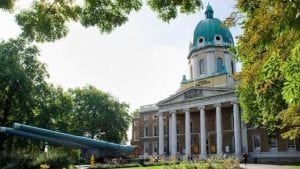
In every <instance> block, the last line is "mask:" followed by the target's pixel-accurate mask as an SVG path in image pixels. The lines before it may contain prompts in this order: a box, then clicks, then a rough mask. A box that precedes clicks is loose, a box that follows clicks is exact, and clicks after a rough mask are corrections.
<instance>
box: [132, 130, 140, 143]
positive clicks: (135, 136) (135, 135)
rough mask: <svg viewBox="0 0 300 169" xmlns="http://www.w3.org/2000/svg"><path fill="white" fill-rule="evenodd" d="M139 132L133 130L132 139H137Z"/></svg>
mask: <svg viewBox="0 0 300 169" xmlns="http://www.w3.org/2000/svg"><path fill="white" fill-rule="evenodd" d="M138 134H139V133H138V132H137V131H135V132H134V134H133V140H134V141H138V138H139V135H138Z"/></svg>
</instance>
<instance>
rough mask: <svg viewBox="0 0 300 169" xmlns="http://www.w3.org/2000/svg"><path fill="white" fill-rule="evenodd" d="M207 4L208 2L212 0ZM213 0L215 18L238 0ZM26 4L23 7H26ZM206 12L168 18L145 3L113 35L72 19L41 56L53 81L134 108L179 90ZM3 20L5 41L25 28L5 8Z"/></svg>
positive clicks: (0, 14)
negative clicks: (87, 89) (94, 90)
mask: <svg viewBox="0 0 300 169" xmlns="http://www.w3.org/2000/svg"><path fill="white" fill-rule="evenodd" d="M26 1H27V3H28V2H29V0H26ZM26 1H24V2H26ZM19 2H20V1H19ZM19 2H17V3H19ZM24 2H23V1H22V3H24ZM203 3H204V7H206V5H207V3H208V1H207V0H204V1H203ZM209 3H210V4H211V6H212V7H213V9H214V17H216V18H219V19H220V20H224V19H225V18H226V17H227V16H229V15H230V13H231V12H232V11H234V4H235V1H234V0H226V1H224V0H210V1H209ZM22 5H24V4H19V5H18V6H17V9H22V8H23V6H22ZM204 11H205V8H204V9H202V10H200V11H198V12H197V13H195V14H191V15H184V14H180V15H178V17H177V18H176V19H174V20H172V21H170V22H169V23H165V22H163V21H161V20H160V19H159V18H158V17H157V15H156V14H155V13H154V12H152V11H151V10H150V9H149V8H148V7H147V5H145V4H144V5H143V8H142V9H141V10H140V11H138V12H134V13H132V14H131V15H130V17H129V21H128V22H127V23H125V24H124V25H122V26H121V27H118V28H116V29H115V30H114V31H113V32H111V33H110V34H101V33H100V31H99V30H97V28H84V27H82V26H81V25H80V24H78V23H73V22H72V23H68V25H69V34H68V35H67V37H65V38H63V39H61V40H58V41H56V42H52V43H42V44H37V45H38V47H39V49H40V51H41V52H40V56H39V60H40V61H41V62H43V63H45V64H46V65H47V70H48V72H49V74H50V78H49V79H48V81H49V82H50V83H53V84H55V85H57V86H62V87H63V88H65V89H68V88H75V87H84V86H86V85H92V86H95V87H96V88H98V89H100V90H103V91H105V92H109V93H110V94H112V95H113V96H115V97H116V98H118V99H119V101H122V102H126V103H129V105H130V111H133V110H135V109H137V108H139V107H140V106H142V105H147V104H153V103H157V102H159V101H160V100H163V99H165V98H167V97H168V96H169V95H172V94H174V93H175V92H176V91H177V90H178V89H179V86H180V81H181V79H182V76H183V75H184V74H186V75H187V77H189V76H188V60H187V55H188V46H189V41H190V39H191V38H192V34H193V31H194V28H195V26H196V25H197V23H198V22H199V21H200V20H202V19H204V18H205V15H204ZM0 21H1V26H0V32H1V34H0V39H1V40H7V39H9V38H13V37H16V36H18V34H19V33H20V32H21V31H20V28H19V27H18V25H17V24H16V23H15V20H14V16H13V15H12V14H9V13H7V12H3V11H1V12H0ZM230 30H231V32H232V34H233V36H234V37H235V36H238V35H240V34H241V33H242V30H241V29H240V28H231V29H230ZM235 43H236V41H235ZM238 67H240V66H238Z"/></svg>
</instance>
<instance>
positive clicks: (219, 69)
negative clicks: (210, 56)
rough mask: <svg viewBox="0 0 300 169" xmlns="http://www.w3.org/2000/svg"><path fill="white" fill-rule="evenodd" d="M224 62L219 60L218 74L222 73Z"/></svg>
mask: <svg viewBox="0 0 300 169" xmlns="http://www.w3.org/2000/svg"><path fill="white" fill-rule="evenodd" d="M222 67H223V61H222V58H217V72H222Z"/></svg>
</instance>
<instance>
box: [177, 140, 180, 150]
mask: <svg viewBox="0 0 300 169" xmlns="http://www.w3.org/2000/svg"><path fill="white" fill-rule="evenodd" d="M177 152H180V145H179V141H177Z"/></svg>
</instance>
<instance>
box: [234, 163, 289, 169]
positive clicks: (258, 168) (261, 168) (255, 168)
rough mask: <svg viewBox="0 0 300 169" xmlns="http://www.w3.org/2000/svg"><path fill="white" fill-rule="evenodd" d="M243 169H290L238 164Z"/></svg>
mask: <svg viewBox="0 0 300 169" xmlns="http://www.w3.org/2000/svg"><path fill="white" fill-rule="evenodd" d="M240 166H241V167H242V168H243V169H291V167H288V166H280V165H269V164H247V165H245V164H240Z"/></svg>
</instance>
